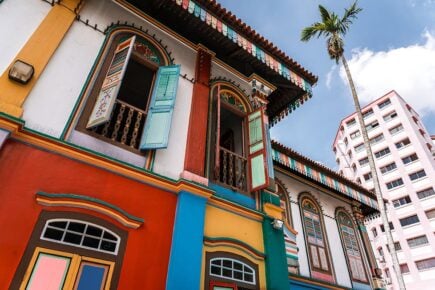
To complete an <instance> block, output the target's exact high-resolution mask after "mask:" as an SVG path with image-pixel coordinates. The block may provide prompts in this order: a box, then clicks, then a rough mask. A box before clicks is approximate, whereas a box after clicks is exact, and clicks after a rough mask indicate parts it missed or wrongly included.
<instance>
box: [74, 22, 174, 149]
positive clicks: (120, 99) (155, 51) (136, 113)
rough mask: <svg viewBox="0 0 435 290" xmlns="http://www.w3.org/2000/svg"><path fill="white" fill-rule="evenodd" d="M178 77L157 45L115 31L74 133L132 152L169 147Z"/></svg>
mask: <svg viewBox="0 0 435 290" xmlns="http://www.w3.org/2000/svg"><path fill="white" fill-rule="evenodd" d="M179 73H180V66H179V65H170V61H169V58H168V57H167V55H166V53H165V50H164V49H162V48H161V46H160V45H159V44H158V43H157V42H156V41H155V40H153V39H152V38H150V37H148V36H147V35H145V34H144V33H140V32H138V31H133V30H128V29H125V28H123V29H121V28H119V29H115V30H114V31H112V32H111V34H110V35H109V37H108V39H107V41H106V44H105V47H104V49H103V52H102V54H101V57H100V58H99V61H98V66H96V69H95V70H94V71H93V72H92V78H91V81H90V82H89V84H90V85H89V86H88V87H87V89H86V90H85V92H86V97H87V101H86V103H85V106H84V108H83V109H82V113H81V115H80V117H79V120H78V123H77V130H79V131H81V132H83V133H86V134H88V135H91V136H94V137H96V138H98V139H100V140H104V141H105V142H108V143H111V144H113V145H116V146H118V147H122V148H124V149H127V150H130V151H133V152H137V151H138V150H139V149H156V148H165V147H167V143H168V135H169V129H170V125H171V120H172V112H173V107H174V104H175V97H176V94H177V87H178V79H179Z"/></svg>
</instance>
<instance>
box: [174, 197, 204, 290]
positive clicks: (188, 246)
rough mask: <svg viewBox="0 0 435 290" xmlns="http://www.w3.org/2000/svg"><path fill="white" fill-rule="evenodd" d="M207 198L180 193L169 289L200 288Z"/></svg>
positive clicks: (187, 289) (188, 289)
mask: <svg viewBox="0 0 435 290" xmlns="http://www.w3.org/2000/svg"><path fill="white" fill-rule="evenodd" d="M206 201H207V199H206V198H204V197H200V196H197V195H194V194H191V193H189V192H186V191H182V192H180V193H179V195H178V200H177V209H176V212H175V222H174V231H173V235H172V247H171V256H170V258H169V266H168V277H167V280H166V289H167V290H184V289H186V290H191V289H199V284H200V278H201V259H202V245H203V237H204V217H205V204H206Z"/></svg>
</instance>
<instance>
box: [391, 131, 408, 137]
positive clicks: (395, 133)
mask: <svg viewBox="0 0 435 290" xmlns="http://www.w3.org/2000/svg"><path fill="white" fill-rule="evenodd" d="M404 131H405V130H400V131H397V132H394V133H391V132H390V135H391V136H395V135H397V134H400V133H402V132H404ZM388 132H389V131H388Z"/></svg>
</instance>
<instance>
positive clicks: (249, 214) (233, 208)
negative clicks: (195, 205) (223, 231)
mask: <svg viewBox="0 0 435 290" xmlns="http://www.w3.org/2000/svg"><path fill="white" fill-rule="evenodd" d="M208 204H209V205H210V206H214V207H216V208H220V209H222V210H226V211H229V212H231V213H234V214H237V215H240V216H243V217H246V218H249V219H252V220H254V221H258V222H262V221H263V216H262V215H261V214H260V213H259V212H255V211H252V210H249V209H247V208H242V207H240V206H237V205H235V204H232V203H230V202H227V201H225V200H221V199H216V197H215V196H212V197H211V198H210V199H209V200H208Z"/></svg>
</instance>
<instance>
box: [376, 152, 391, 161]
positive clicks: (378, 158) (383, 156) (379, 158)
mask: <svg viewBox="0 0 435 290" xmlns="http://www.w3.org/2000/svg"><path fill="white" fill-rule="evenodd" d="M390 155H391V153H388V154H385V155H382V156H381V157H376V156H375V158H376V160H381V159H383V158H385V157H388V156H390Z"/></svg>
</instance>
